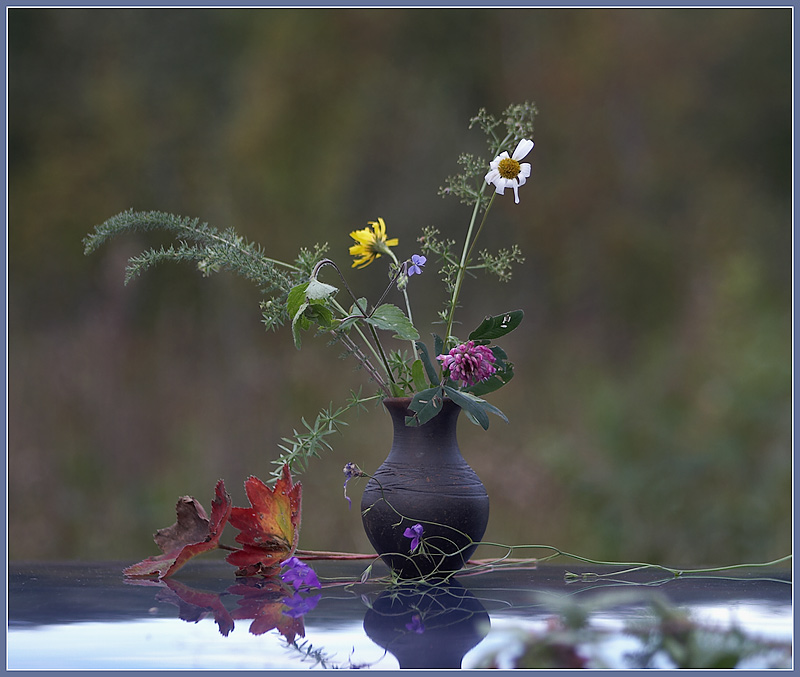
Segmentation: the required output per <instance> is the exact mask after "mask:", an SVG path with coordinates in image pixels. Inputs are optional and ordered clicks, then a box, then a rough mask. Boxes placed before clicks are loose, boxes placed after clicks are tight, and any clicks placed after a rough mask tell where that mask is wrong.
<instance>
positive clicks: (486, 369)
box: [436, 341, 497, 386]
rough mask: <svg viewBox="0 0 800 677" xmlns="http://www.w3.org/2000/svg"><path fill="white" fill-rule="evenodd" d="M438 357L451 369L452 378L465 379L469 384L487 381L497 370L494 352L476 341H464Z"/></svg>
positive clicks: (455, 379) (446, 367)
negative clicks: (478, 344)
mask: <svg viewBox="0 0 800 677" xmlns="http://www.w3.org/2000/svg"><path fill="white" fill-rule="evenodd" d="M436 359H437V360H441V362H442V367H444V368H445V369H447V370H449V372H450V378H451V379H453V380H454V381H463V382H464V383H465V384H466V385H468V386H474V385H475V384H476V383H480V382H481V381H485V380H486V379H487V378H489V377H490V376H491V375H492V374H494V373H495V372H496V371H497V368H496V367H495V366H494V362H495V356H494V353H492V351H491V350H490V349H489V348H487V347H486V346H476V345H475V342H474V341H467V342H466V343H462V344H461V345H460V346H456V347H455V348H453V349H452V350H451V351H450V352H449V353H448V354H447V355H438V356H437V357H436Z"/></svg>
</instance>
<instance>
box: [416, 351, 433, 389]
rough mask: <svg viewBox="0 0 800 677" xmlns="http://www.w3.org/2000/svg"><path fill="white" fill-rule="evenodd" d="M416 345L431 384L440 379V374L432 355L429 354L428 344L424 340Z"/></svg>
mask: <svg viewBox="0 0 800 677" xmlns="http://www.w3.org/2000/svg"><path fill="white" fill-rule="evenodd" d="M416 346H417V350H419V355H420V359H421V360H422V364H423V365H424V366H425V372H426V373H427V374H428V380H429V381H430V382H431V384H433V383H437V382H438V381H439V374H438V372H437V371H436V369H435V368H434V366H433V363H432V362H431V358H430V355H428V346H426V345H425V344H424V343H423V342H422V341H417V342H416Z"/></svg>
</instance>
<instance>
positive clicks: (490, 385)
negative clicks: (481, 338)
mask: <svg viewBox="0 0 800 677" xmlns="http://www.w3.org/2000/svg"><path fill="white" fill-rule="evenodd" d="M492 354H493V355H494V357H495V363H494V366H495V369H497V371H495V373H494V374H492V375H491V376H490V377H489V378H488V379H486V380H485V381H481V382H480V383H476V384H475V385H474V386H470V387H468V388H464V390H465V391H466V392H469V393H472V394H473V395H477V396H479V397H480V396H482V395H486V394H487V393H491V392H494V391H495V390H498V389H500V388H502V387H503V386H504V385H505V384H506V383H508V382H509V381H510V380H511V379H512V378H514V365H513V364H512V363H511V362H506V360H507V359H508V356H507V355H506V353H505V351H504V350H503V349H502V348H501V347H500V346H492Z"/></svg>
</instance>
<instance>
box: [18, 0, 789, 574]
mask: <svg viewBox="0 0 800 677" xmlns="http://www.w3.org/2000/svg"><path fill="white" fill-rule="evenodd" d="M8 29H9V30H8V34H9V45H8V69H9V80H8V92H9V104H8V115H9V118H8V119H9V130H8V143H9V146H8V147H9V158H8V169H9V214H10V222H9V230H8V247H9V260H8V264H9V281H10V284H9V290H8V316H9V384H8V385H9V388H8V389H9V407H8V415H9V434H8V441H9V459H8V469H9V509H10V514H9V554H10V556H11V557H12V558H14V559H21V558H87V559H88V558H105V559H108V558H123V559H131V558H136V559H141V557H143V556H145V555H147V554H148V553H149V552H150V550H152V549H153V547H154V546H153V544H152V543H151V541H150V536H151V534H152V532H153V531H154V530H155V529H156V528H159V527H162V526H165V525H167V524H169V523H171V522H172V520H173V517H174V515H173V513H172V509H173V506H174V503H175V501H176V500H177V498H178V496H180V495H183V494H192V495H194V496H196V497H197V498H198V499H199V500H200V501H201V503H204V504H206V505H207V506H208V504H209V503H210V500H211V495H212V491H213V486H214V483H215V481H216V480H217V479H218V478H219V477H224V478H225V479H226V483H227V485H228V486H229V487H230V488H231V489H232V494H233V497H234V500H235V501H236V502H237V503H238V504H242V503H243V501H244V495H243V491H241V490H239V491H238V493H237V487H236V485H237V483H238V482H239V481H240V480H241V481H243V480H244V479H245V477H246V476H247V475H249V474H251V473H252V474H257V475H261V476H262V477H266V475H267V474H268V471H269V469H270V460H271V459H272V458H274V457H275V456H276V455H277V448H276V446H275V444H276V443H277V442H278V441H279V440H280V437H281V436H283V435H287V434H290V433H291V428H292V427H293V426H297V425H299V420H300V417H301V416H306V417H313V416H314V415H315V414H316V412H317V411H318V410H319V408H320V407H322V406H325V405H327V404H328V402H329V401H330V400H331V399H333V400H337V399H338V398H340V397H343V396H344V394H346V392H347V388H349V387H357V386H358V385H359V384H360V383H362V382H363V381H362V377H363V376H362V374H360V373H354V372H353V371H352V369H351V367H350V364H349V363H344V362H342V363H336V362H335V361H334V363H332V362H331V360H332V358H334V357H336V355H335V354H334V353H333V352H332V350H331V349H330V348H326V347H325V346H324V341H318V342H317V344H318V345H308V346H305V347H304V349H303V351H302V352H301V353H298V352H297V351H295V350H294V348H293V347H292V344H291V338H290V336H289V335H288V333H277V334H274V335H273V334H268V333H265V332H264V331H263V328H262V327H261V326H260V325H259V311H258V298H257V294H256V291H255V289H253V288H250V287H248V286H247V285H246V283H244V282H242V281H241V280H236V279H233V278H231V277H229V276H219V277H212V278H210V279H205V278H202V277H201V276H200V275H198V274H197V272H196V271H193V270H191V269H190V268H188V267H187V268H185V269H183V268H173V269H169V270H168V269H162V270H157V271H153V272H152V274H149V275H147V276H146V277H145V278H143V279H141V280H137V281H135V282H134V283H132V284H131V285H129V286H128V287H124V286H123V285H122V279H123V267H124V262H125V260H126V258H127V257H128V256H130V255H132V254H136V253H138V252H139V251H140V250H141V249H142V248H144V246H145V245H149V244H152V243H153V240H148V241H147V242H144V241H141V240H138V239H137V238H134V237H131V238H130V239H128V240H120V241H118V242H116V243H114V244H112V245H110V246H109V247H107V248H106V249H104V250H103V251H102V252H100V253H99V254H98V255H95V256H93V257H90V258H86V257H84V256H83V253H82V247H81V239H82V237H83V236H84V235H85V234H86V233H87V232H88V231H89V230H90V229H91V228H92V227H93V226H94V225H95V224H97V223H100V222H102V221H104V220H105V219H106V218H108V217H109V216H111V215H113V214H116V213H118V212H120V211H122V210H124V209H127V208H134V209H157V210H163V211H170V212H174V213H179V214H185V215H188V216H197V217H199V218H201V219H202V220H204V221H208V222H209V223H212V224H213V225H216V226H217V227H220V228H226V227H228V226H234V227H236V228H237V229H238V230H240V232H241V233H242V234H244V235H245V236H246V237H248V238H249V239H251V240H255V241H258V242H261V243H262V244H263V245H265V246H266V247H267V248H268V250H269V251H270V252H273V253H274V255H275V256H276V257H277V258H286V259H290V258H294V256H295V254H296V252H297V249H298V247H299V246H310V245H312V244H313V243H314V242H316V241H319V242H326V241H327V242H329V243H330V244H331V253H332V255H333V256H334V257H335V258H336V259H337V260H338V261H340V262H341V263H344V264H345V265H347V264H346V261H347V258H348V257H347V247H348V246H349V238H348V236H347V234H348V233H349V231H350V230H353V229H356V228H362V227H364V226H365V225H366V222H367V221H368V220H373V219H375V218H376V217H377V216H383V217H384V218H385V219H386V222H387V224H388V226H389V229H390V232H391V234H392V235H393V236H394V235H396V236H398V237H400V240H401V247H400V248H401V249H402V250H403V255H406V256H407V255H410V254H411V253H413V252H414V238H415V237H417V235H418V234H419V230H420V229H421V228H422V227H423V226H426V225H435V226H436V227H438V228H439V229H440V230H442V232H443V234H445V235H446V236H450V237H454V238H460V237H461V236H462V235H461V233H462V232H463V231H462V228H463V225H464V224H465V222H466V219H467V218H468V214H466V213H465V211H464V208H463V207H462V206H461V205H458V204H457V202H456V201H455V200H442V199H441V198H439V197H438V196H437V189H438V187H439V186H440V185H442V183H443V181H444V178H445V177H446V176H448V175H450V174H452V173H454V171H455V169H456V166H455V159H456V157H457V155H458V154H459V153H461V152H465V151H470V152H480V151H481V150H482V139H481V138H480V134H479V133H478V132H476V131H474V130H473V131H469V130H468V129H467V121H468V120H469V118H470V117H471V116H472V115H474V114H475V112H476V111H477V109H478V108H479V107H481V106H485V107H486V108H487V109H488V110H490V111H492V112H496V113H499V112H500V111H502V110H503V109H504V108H505V107H506V106H507V105H508V104H509V103H512V102H518V101H524V100H533V101H535V102H536V104H537V106H538V107H539V110H540V115H539V118H538V126H537V132H536V136H535V141H536V148H535V149H534V151H533V152H532V154H531V156H530V157H529V158H528V159H530V161H531V163H532V165H533V175H532V177H531V180H530V181H529V183H528V184H527V185H526V186H525V187H524V188H523V190H522V191H521V204H520V205H514V204H513V201H512V200H510V199H507V200H503V201H501V202H500V203H498V205H497V207H496V211H495V212H494V213H493V220H492V230H491V232H490V233H489V234H488V235H487V243H488V241H489V240H488V238H489V237H491V240H492V244H493V246H496V247H500V246H508V245H510V244H512V243H514V242H518V243H519V244H520V245H521V246H522V249H523V252H524V254H525V255H526V258H527V261H526V263H525V265H524V266H523V267H522V268H521V269H518V272H517V273H516V276H515V278H514V280H513V281H512V282H510V283H508V284H506V285H501V284H498V283H496V282H493V281H491V282H490V281H487V280H486V279H484V278H477V279H475V280H472V281H470V283H469V285H468V287H467V288H466V289H465V294H466V296H465V298H467V299H469V303H468V304H467V305H466V307H465V308H464V309H463V311H462V315H461V316H460V319H461V321H462V322H463V323H464V325H465V326H467V327H469V326H471V325H473V324H477V322H478V321H480V319H481V317H482V316H483V315H484V314H486V313H488V312H500V311H502V310H505V309H508V308H511V307H521V308H523V309H524V310H525V312H526V321H525V323H524V324H523V327H521V328H520V330H518V332H517V333H516V335H515V336H514V337H513V339H512V340H511V341H509V342H508V343H509V345H508V346H507V348H508V352H509V355H510V356H511V357H512V359H513V360H514V362H515V364H516V367H517V368H516V373H517V377H516V378H515V381H514V383H512V384H511V385H510V386H509V387H508V388H506V389H504V390H503V391H501V392H500V393H498V396H497V398H496V399H495V400H494V401H495V403H496V404H497V405H498V406H499V407H500V408H501V409H503V411H505V412H506V413H507V414H508V415H509V417H510V418H511V425H509V426H501V425H500V424H499V423H495V424H494V425H493V426H492V427H491V428H490V430H489V431H488V433H484V432H483V431H481V430H480V429H478V428H474V427H473V426H470V425H469V424H468V423H466V422H465V423H462V424H461V426H462V427H461V428H460V431H461V432H460V436H461V446H462V450H463V451H464V454H465V456H466V457H467V459H468V461H469V462H470V463H471V464H472V465H473V467H475V469H476V470H477V471H478V473H479V474H480V475H481V477H482V478H483V479H484V482H485V483H486V485H487V488H488V490H489V493H490V496H491V497H492V501H493V504H492V517H491V521H490V525H489V530H488V532H487V538H489V539H491V540H493V541H499V542H506V543H550V544H553V545H556V546H558V547H560V548H563V549H565V550H569V551H572V552H578V553H580V554H583V555H586V556H590V557H597V558H607V559H611V558H614V559H626V560H627V559H649V560H650V561H659V562H661V563H664V564H669V565H683V564H705V563H708V564H717V563H734V562H738V561H743V560H765V559H769V558H773V557H778V556H781V555H783V554H786V553H787V552H788V551H789V549H790V547H791V472H790V471H791V458H792V448H791V366H790V365H791V329H792V327H791V299H792V295H791V242H792V222H791V177H792V165H791V139H792V136H791V114H792V106H791V103H792V102H791V93H792V67H791V56H792V52H791V13H790V10H789V9H748V8H741V9H513V10H512V9H502V10H501V9H497V10H488V9H474V10H473V9H435V10H434V9H431V10H422V9H330V10H328V9H230V10H221V9H68V8H52V9H23V8H14V9H10V10H9V13H8ZM488 159H489V158H487V162H488ZM384 280H385V272H384V271H383V270H382V269H380V267H379V266H377V265H374V266H371V267H370V268H369V269H366V270H364V271H354V272H353V274H352V276H351V283H353V284H354V285H355V286H356V287H358V288H361V289H364V290H367V289H371V288H373V289H374V288H376V285H378V284H383V282H384ZM433 281H434V280H433V276H431V277H426V278H420V282H419V284H422V283H423V282H424V283H425V285H426V288H425V291H418V292H417V295H416V297H413V294H412V301H413V302H415V303H416V304H417V308H416V309H415V319H416V320H418V322H419V323H420V324H423V323H422V322H420V321H421V320H422V318H424V317H430V318H431V319H433V318H434V315H435V312H436V310H437V309H438V307H439V305H440V303H441V300H442V299H441V297H440V296H439V295H438V289H437V288H436V287H435V285H434V286H433V287H434V289H433V291H431V286H430V285H431V284H432V283H433ZM414 282H415V283H416V282H417V281H416V280H414ZM370 285H371V286H370ZM412 292H413V289H412ZM501 301H502V304H503V307H498V303H500V302H501ZM505 306H507V307H508V308H506V307H505ZM420 329H421V331H422V333H423V334H424V335H425V334H427V332H428V331H429V330H432V329H433V328H432V327H431V328H429V327H426V326H424V324H423V326H420ZM334 350H335V349H334ZM337 442H338V443H337V445H336V449H335V451H334V452H332V453H331V454H329V455H328V457H326V458H324V459H321V460H320V462H319V463H318V464H317V465H316V467H315V466H312V468H311V469H310V471H309V472H308V473H307V474H306V475H303V476H302V478H301V479H302V481H303V483H304V485H305V486H306V489H305V491H304V517H305V519H304V521H303V532H302V536H301V547H304V548H314V549H342V550H361V551H366V550H368V547H369V546H368V544H367V542H366V539H365V537H364V536H363V534H362V532H361V526H360V519H359V516H358V512H357V511H355V510H353V511H348V510H347V508H346V501H344V499H343V497H342V495H341V488H342V487H341V485H342V481H343V477H342V474H341V467H342V466H343V465H344V463H345V462H347V461H354V462H357V463H359V465H360V466H361V467H363V468H364V469H366V470H371V469H374V468H375V467H377V465H378V464H379V463H380V462H381V461H382V459H383V457H384V456H385V454H386V452H387V451H388V447H389V444H390V431H389V425H388V420H387V418H386V417H385V416H384V415H382V413H380V412H371V413H370V414H369V415H362V416H361V417H360V418H359V419H358V420H357V421H356V420H354V421H353V424H352V425H351V426H350V427H349V428H348V429H346V430H345V431H344V434H343V435H342V437H341V438H340V439H339V440H338V441H337ZM349 489H350V493H351V495H353V496H356V495H357V493H358V486H357V485H356V486H353V484H351V486H350V487H349ZM479 554H480V553H479ZM485 556H491V552H487V553H485Z"/></svg>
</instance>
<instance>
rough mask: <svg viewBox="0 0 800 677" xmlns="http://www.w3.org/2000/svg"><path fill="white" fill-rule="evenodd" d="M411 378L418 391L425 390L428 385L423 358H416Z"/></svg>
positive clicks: (412, 366)
mask: <svg viewBox="0 0 800 677" xmlns="http://www.w3.org/2000/svg"><path fill="white" fill-rule="evenodd" d="M411 378H412V380H413V381H414V388H415V389H416V390H417V391H420V390H424V389H425V386H427V385H428V384H427V382H426V381H425V367H424V366H422V360H414V364H412V365H411Z"/></svg>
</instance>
